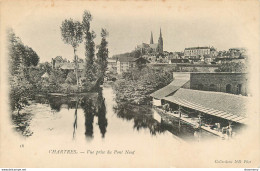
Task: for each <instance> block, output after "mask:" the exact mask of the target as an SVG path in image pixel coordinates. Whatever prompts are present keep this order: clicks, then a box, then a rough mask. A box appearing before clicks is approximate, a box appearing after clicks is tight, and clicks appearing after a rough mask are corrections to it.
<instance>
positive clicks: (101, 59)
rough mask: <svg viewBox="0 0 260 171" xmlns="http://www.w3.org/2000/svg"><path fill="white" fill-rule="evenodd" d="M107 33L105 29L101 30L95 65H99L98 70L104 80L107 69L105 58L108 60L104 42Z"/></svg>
mask: <svg viewBox="0 0 260 171" xmlns="http://www.w3.org/2000/svg"><path fill="white" fill-rule="evenodd" d="M107 36H108V32H107V30H106V29H103V28H102V29H101V43H100V45H99V47H98V53H97V63H98V65H99V70H100V71H101V76H102V78H104V74H105V71H106V69H107V58H108V48H107V45H108V42H107V40H106V38H107Z"/></svg>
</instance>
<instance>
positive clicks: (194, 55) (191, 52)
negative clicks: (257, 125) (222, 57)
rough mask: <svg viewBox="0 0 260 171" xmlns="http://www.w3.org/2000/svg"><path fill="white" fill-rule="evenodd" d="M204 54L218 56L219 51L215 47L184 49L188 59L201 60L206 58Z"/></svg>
mask: <svg viewBox="0 0 260 171" xmlns="http://www.w3.org/2000/svg"><path fill="white" fill-rule="evenodd" d="M204 55H212V56H216V55H217V51H216V49H215V48H214V47H190V48H185V49H184V56H185V58H186V59H190V60H193V61H200V60H201V59H204Z"/></svg>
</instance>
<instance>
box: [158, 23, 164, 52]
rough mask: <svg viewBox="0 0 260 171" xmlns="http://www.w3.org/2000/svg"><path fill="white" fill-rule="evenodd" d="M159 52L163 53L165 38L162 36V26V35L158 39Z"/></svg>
mask: <svg viewBox="0 0 260 171" xmlns="http://www.w3.org/2000/svg"><path fill="white" fill-rule="evenodd" d="M158 52H159V53H163V38H162V31H161V28H160V37H159V40H158Z"/></svg>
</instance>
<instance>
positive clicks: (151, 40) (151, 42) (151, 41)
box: [150, 32, 153, 44]
mask: <svg viewBox="0 0 260 171" xmlns="http://www.w3.org/2000/svg"><path fill="white" fill-rule="evenodd" d="M150 44H153V32H151V39H150Z"/></svg>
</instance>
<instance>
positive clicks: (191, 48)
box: [185, 46, 210, 50]
mask: <svg viewBox="0 0 260 171" xmlns="http://www.w3.org/2000/svg"><path fill="white" fill-rule="evenodd" d="M193 49H210V47H207V46H205V47H189V48H185V50H193Z"/></svg>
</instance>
